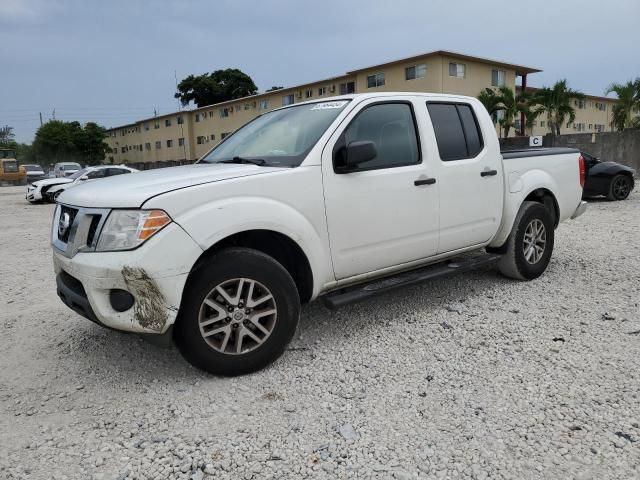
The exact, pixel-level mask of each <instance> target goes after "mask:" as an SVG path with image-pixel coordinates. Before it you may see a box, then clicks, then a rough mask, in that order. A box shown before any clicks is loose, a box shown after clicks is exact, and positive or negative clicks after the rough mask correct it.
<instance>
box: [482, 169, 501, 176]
mask: <svg viewBox="0 0 640 480" xmlns="http://www.w3.org/2000/svg"><path fill="white" fill-rule="evenodd" d="M497 174H498V171H497V170H483V171H482V172H480V176H481V177H493V176H494V175H497Z"/></svg>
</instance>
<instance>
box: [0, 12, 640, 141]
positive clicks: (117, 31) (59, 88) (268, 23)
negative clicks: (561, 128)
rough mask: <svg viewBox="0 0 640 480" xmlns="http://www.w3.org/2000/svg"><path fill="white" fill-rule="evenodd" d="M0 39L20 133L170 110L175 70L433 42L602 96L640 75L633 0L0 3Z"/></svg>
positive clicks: (331, 58) (0, 78) (258, 76)
mask: <svg viewBox="0 0 640 480" xmlns="http://www.w3.org/2000/svg"><path fill="white" fill-rule="evenodd" d="M0 45H1V46H0V69H1V73H0V125H6V124H8V125H11V126H13V127H14V128H15V133H16V138H17V140H18V141H22V142H31V141H32V139H33V135H34V133H35V130H36V129H37V128H38V125H39V119H38V112H42V115H43V117H44V119H45V121H46V120H47V119H48V118H50V117H51V116H52V112H53V109H54V108H55V112H56V118H58V119H63V120H79V121H81V122H86V121H97V122H98V123H100V124H102V125H104V126H106V127H110V126H116V125H120V124H123V123H127V122H130V121H133V120H136V119H139V118H143V117H148V116H151V115H152V114H153V110H154V108H155V109H156V110H157V111H158V113H167V112H170V111H173V110H177V108H178V106H177V102H176V100H175V99H174V98H173V94H174V92H175V81H174V71H177V75H178V79H181V78H183V77H185V76H186V75H188V74H190V73H194V74H201V73H204V72H210V71H212V70H216V69H218V68H228V67H237V68H240V69H241V70H243V71H245V72H246V73H248V74H249V75H250V76H251V77H252V78H253V80H254V81H255V83H256V84H257V85H258V88H259V89H260V90H264V89H266V88H269V87H270V86H272V85H283V86H290V85H295V84H298V83H303V82H306V81H313V80H316V79H321V78H325V77H330V76H332V75H338V74H342V73H344V72H346V71H347V70H351V69H355V68H358V67H364V66H368V65H371V64H376V63H382V62H384V61H386V60H391V59H396V58H401V57H405V56H410V55H413V54H417V53H423V52H428V51H431V50H438V49H443V50H453V51H457V52H461V53H467V54H471V55H477V56H483V57H488V58H494V59H497V60H503V61H508V62H513V63H518V64H522V65H527V66H532V67H537V68H540V69H542V70H544V71H543V72H542V73H538V74H534V75H531V76H530V77H529V84H530V85H533V86H543V85H548V84H551V83H553V82H554V81H556V80H558V79H561V78H567V79H568V80H569V84H570V86H571V87H573V88H576V89H579V90H581V91H583V92H584V93H588V94H592V95H602V94H603V92H604V90H605V88H606V87H607V85H608V84H609V83H611V82H614V81H616V82H623V81H626V80H629V79H631V78H633V77H636V76H640V54H638V50H637V49H638V45H640V0H608V1H606V2H602V1H593V0H582V1H578V0H553V1H548V0H537V1H536V0H534V1H522V2H517V1H505V0H481V1H472V0H467V1H458V0H442V1H441V0H392V1H389V0H385V1H382V0H368V1H365V0H339V1H338V0H321V1H313V2H311V1H304V0H264V1H259V0H255V1H246V0H228V1H227V0H217V1H214V0H193V1H191V0H153V1H152V0H149V1H145V2H143V1H137V0H0Z"/></svg>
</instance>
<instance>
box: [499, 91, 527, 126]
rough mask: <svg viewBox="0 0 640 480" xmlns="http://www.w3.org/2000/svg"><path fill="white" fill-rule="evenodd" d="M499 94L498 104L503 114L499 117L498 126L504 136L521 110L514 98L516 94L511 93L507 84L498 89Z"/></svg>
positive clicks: (513, 124)
mask: <svg viewBox="0 0 640 480" xmlns="http://www.w3.org/2000/svg"><path fill="white" fill-rule="evenodd" d="M498 91H499V92H500V94H499V95H498V98H499V99H500V106H501V107H502V111H503V112H504V116H503V117H502V118H501V119H500V126H501V127H502V128H503V130H504V136H505V137H508V136H509V130H511V127H514V126H515V119H516V116H517V115H518V113H519V112H520V111H521V108H522V107H521V105H520V104H519V102H518V99H517V98H516V95H515V94H514V93H513V90H511V89H510V88H509V87H507V86H502V87H500V88H499V90H498Z"/></svg>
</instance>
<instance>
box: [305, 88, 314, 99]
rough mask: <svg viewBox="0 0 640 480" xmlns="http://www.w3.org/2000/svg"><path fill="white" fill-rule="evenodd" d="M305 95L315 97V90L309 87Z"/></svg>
mask: <svg viewBox="0 0 640 480" xmlns="http://www.w3.org/2000/svg"><path fill="white" fill-rule="evenodd" d="M304 96H305V97H306V98H311V97H313V90H311V89H308V90H307V91H306V92H304Z"/></svg>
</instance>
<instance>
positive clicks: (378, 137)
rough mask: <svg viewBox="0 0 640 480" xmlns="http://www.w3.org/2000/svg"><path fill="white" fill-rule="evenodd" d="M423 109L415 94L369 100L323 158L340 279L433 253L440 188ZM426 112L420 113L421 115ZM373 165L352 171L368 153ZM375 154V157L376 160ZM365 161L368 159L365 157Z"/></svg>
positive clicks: (344, 125)
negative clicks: (426, 143)
mask: <svg viewBox="0 0 640 480" xmlns="http://www.w3.org/2000/svg"><path fill="white" fill-rule="evenodd" d="M419 106H420V107H422V111H420V112H417V111H416V108H415V106H414V105H413V104H412V103H411V101H410V99H409V97H406V98H405V97H393V100H384V101H380V100H379V99H378V100H377V101H376V100H375V99H372V100H368V101H364V102H362V103H361V104H360V105H359V106H358V107H357V108H356V109H354V111H353V112H351V113H350V114H349V116H348V117H347V118H346V119H345V121H344V122H343V123H342V126H341V127H340V128H339V129H338V130H337V131H336V132H335V133H334V135H333V136H332V137H331V139H330V140H329V142H328V143H327V145H326V147H325V148H324V150H323V154H322V172H323V182H324V194H325V208H326V214H327V225H328V230H329V240H330V245H331V255H332V260H333V267H334V271H335V274H336V278H337V279H344V278H348V277H351V276H354V275H360V274H364V273H367V272H372V271H376V270H380V269H384V268H386V267H392V266H397V265H400V264H403V263H406V262H411V261H413V260H419V259H422V258H425V257H429V256H431V255H434V254H435V253H436V251H437V248H438V184H437V183H434V181H433V178H431V177H430V176H429V171H428V169H427V168H426V164H425V159H424V158H423V155H422V154H421V145H420V138H419V132H418V127H417V122H418V121H419V120H418V118H419V119H420V121H424V117H425V112H424V106H423V105H419ZM418 115H419V116H418ZM371 144H372V145H373V147H375V152H374V153H375V156H374V157H373V158H372V159H370V160H369V161H366V162H362V163H358V164H355V165H350V166H347V165H345V161H346V158H347V156H349V157H350V159H351V160H353V159H354V158H356V157H357V154H358V152H357V151H356V150H355V149H356V147H358V146H360V147H361V150H360V154H362V152H363V150H362V148H364V152H365V153H366V150H367V148H369V147H371ZM370 156H371V155H370ZM360 158H361V157H360Z"/></svg>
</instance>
